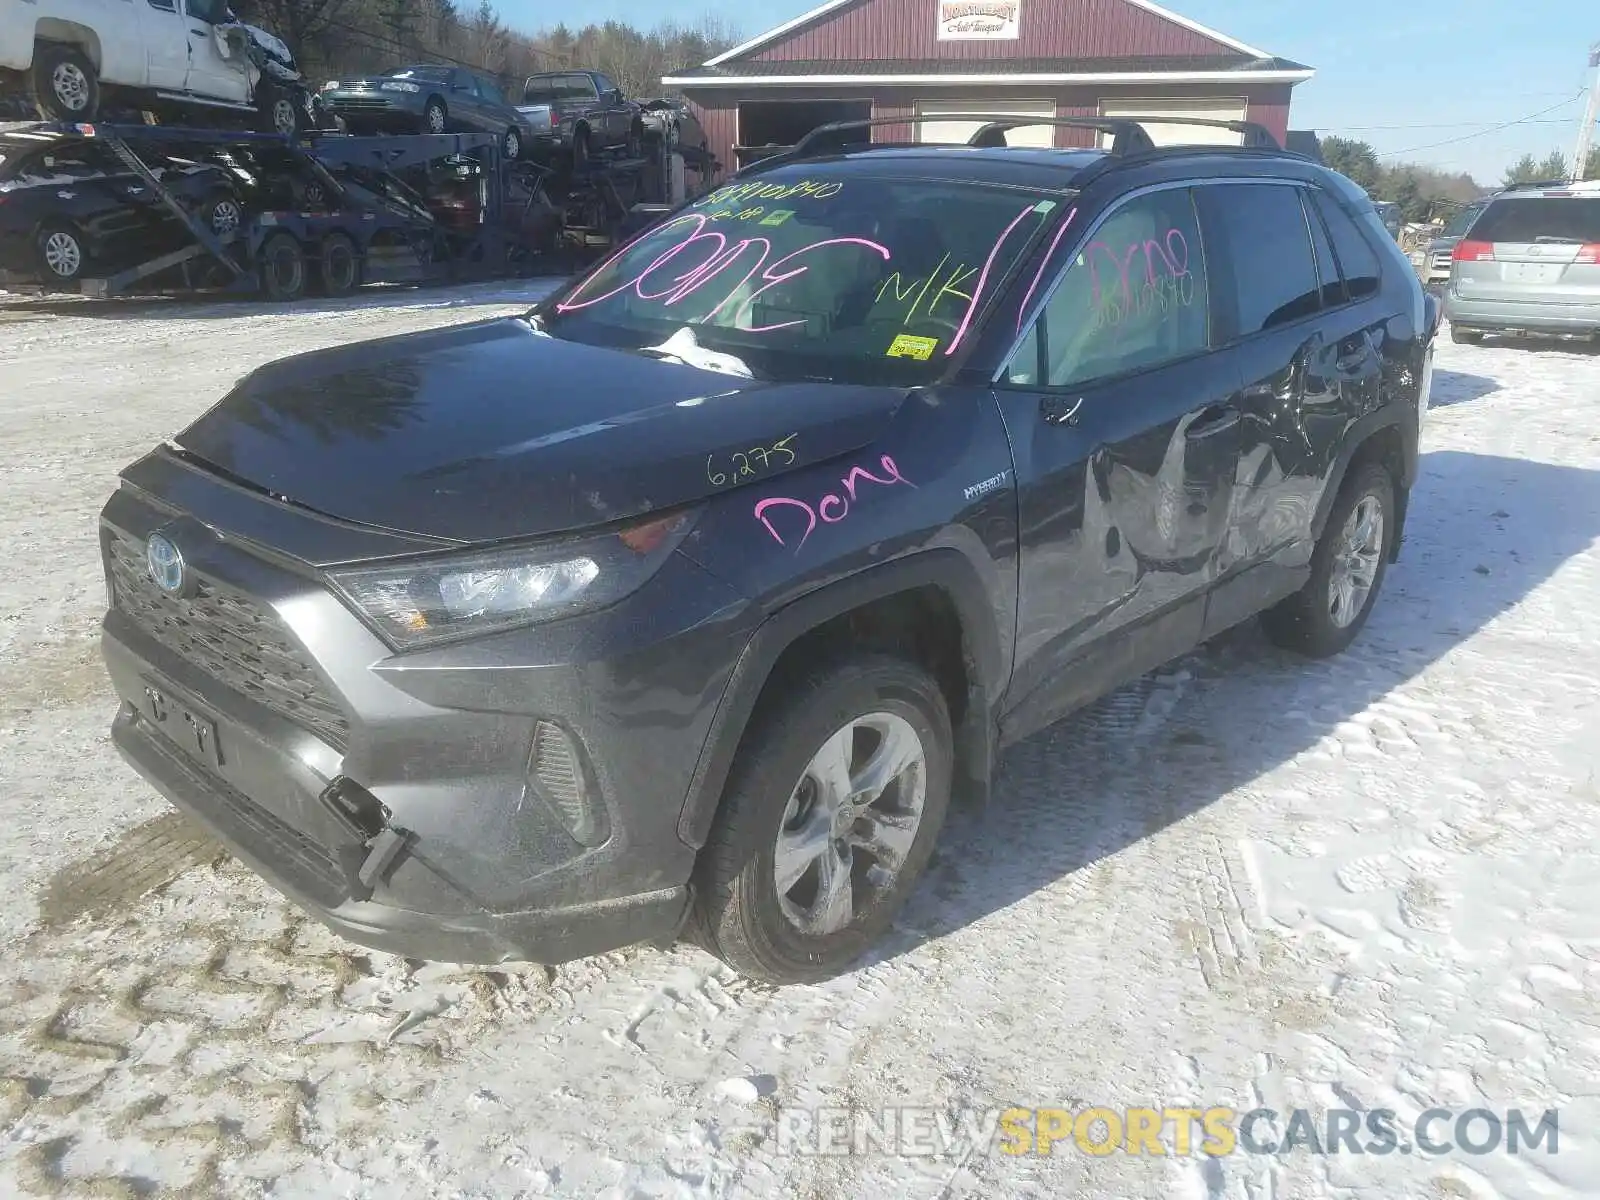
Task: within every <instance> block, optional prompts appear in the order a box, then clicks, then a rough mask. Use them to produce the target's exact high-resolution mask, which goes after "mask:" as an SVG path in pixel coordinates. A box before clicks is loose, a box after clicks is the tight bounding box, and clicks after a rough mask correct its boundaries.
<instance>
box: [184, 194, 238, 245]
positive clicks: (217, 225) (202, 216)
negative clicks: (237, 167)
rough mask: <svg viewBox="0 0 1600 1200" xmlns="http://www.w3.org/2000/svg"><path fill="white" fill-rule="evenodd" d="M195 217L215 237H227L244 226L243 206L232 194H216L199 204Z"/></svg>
mask: <svg viewBox="0 0 1600 1200" xmlns="http://www.w3.org/2000/svg"><path fill="white" fill-rule="evenodd" d="M195 216H196V217H198V218H199V220H200V223H201V224H202V225H204V226H205V227H206V228H207V229H209V230H210V231H211V232H212V233H213V234H215V235H216V236H217V237H219V238H220V237H228V236H230V235H232V234H236V233H238V232H239V229H240V228H241V227H242V226H243V225H244V206H243V205H242V204H240V203H239V199H238V197H237V196H235V195H233V193H232V192H218V193H216V194H215V195H212V196H207V197H206V199H205V200H204V201H202V202H201V205H200V207H199V208H198V209H197V210H196V211H195Z"/></svg>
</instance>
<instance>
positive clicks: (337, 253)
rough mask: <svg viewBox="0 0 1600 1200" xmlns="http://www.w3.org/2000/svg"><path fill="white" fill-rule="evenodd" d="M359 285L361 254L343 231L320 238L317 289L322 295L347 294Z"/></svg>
mask: <svg viewBox="0 0 1600 1200" xmlns="http://www.w3.org/2000/svg"><path fill="white" fill-rule="evenodd" d="M360 286H361V255H360V253H359V252H358V251H357V250H356V244H355V242H354V241H352V240H351V239H350V237H349V236H348V235H346V234H343V233H330V234H329V235H328V236H327V237H325V238H323V239H322V247H321V252H320V254H319V255H318V260H317V290H318V291H320V292H321V293H322V294H323V295H324V296H348V295H349V294H350V293H351V292H353V291H355V290H356V289H357V288H358V287H360Z"/></svg>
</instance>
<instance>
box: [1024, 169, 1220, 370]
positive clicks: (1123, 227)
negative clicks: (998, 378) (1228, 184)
mask: <svg viewBox="0 0 1600 1200" xmlns="http://www.w3.org/2000/svg"><path fill="white" fill-rule="evenodd" d="M1209 330H1210V323H1209V305H1208V302H1207V295H1206V267H1205V256H1204V253H1203V247H1202V246H1201V241H1200V224H1199V220H1198V219H1197V217H1196V215H1195V209H1194V199H1193V195H1192V194H1191V192H1190V191H1189V190H1188V189H1187V188H1170V189H1167V190H1164V191H1159V192H1151V193H1148V194H1147V195H1143V196H1138V197H1135V198H1134V199H1132V200H1129V201H1127V202H1126V203H1124V204H1123V205H1121V206H1120V207H1119V208H1117V209H1115V210H1114V211H1113V212H1112V213H1111V215H1110V216H1109V217H1107V218H1106V220H1105V221H1103V222H1102V223H1101V224H1100V226H1099V228H1097V229H1096V230H1095V232H1094V234H1093V236H1092V237H1090V239H1089V240H1088V242H1086V243H1085V244H1084V245H1083V246H1082V247H1081V248H1080V249H1079V251H1078V254H1077V257H1076V258H1074V259H1073V260H1072V262H1071V263H1069V264H1068V266H1067V268H1066V270H1065V271H1064V272H1063V273H1062V275H1061V279H1060V283H1059V285H1058V286H1057V287H1056V289H1055V291H1054V293H1053V294H1052V295H1051V297H1050V300H1049V302H1048V303H1047V304H1046V305H1045V308H1044V311H1043V312H1041V313H1040V314H1039V318H1038V320H1037V321H1035V322H1034V324H1033V326H1032V328H1030V329H1029V331H1028V333H1027V335H1026V336H1025V337H1024V338H1023V341H1022V345H1021V346H1020V347H1019V348H1018V350H1017V353H1016V355H1015V356H1014V357H1013V359H1012V361H1011V363H1010V365H1009V366H1008V367H1007V372H1006V373H1007V378H1008V379H1009V380H1010V382H1012V383H1014V384H1017V385H1019V386H1028V387H1038V386H1043V387H1074V386H1077V385H1080V384H1084V383H1087V382H1089V381H1091V380H1095V379H1104V378H1108V377H1110V376H1114V375H1126V374H1129V373H1131V372H1135V371H1144V370H1148V369H1150V368H1152V367H1158V366H1161V365H1162V364H1164V363H1169V362H1174V361H1176V360H1178V359H1181V358H1187V357H1189V356H1190V355H1192V354H1196V353H1199V352H1200V351H1203V350H1205V349H1206V348H1207V346H1208V344H1209Z"/></svg>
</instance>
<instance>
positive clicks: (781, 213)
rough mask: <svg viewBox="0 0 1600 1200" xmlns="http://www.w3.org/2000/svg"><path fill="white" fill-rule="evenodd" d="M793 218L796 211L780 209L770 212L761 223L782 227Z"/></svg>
mask: <svg viewBox="0 0 1600 1200" xmlns="http://www.w3.org/2000/svg"><path fill="white" fill-rule="evenodd" d="M792 216H794V209H792V208H780V209H778V210H776V211H775V212H769V213H768V214H767V215H766V216H764V217H762V218H761V223H762V224H763V225H782V224H783V223H784V222H785V221H787V220H788V219H789V218H790V217H792Z"/></svg>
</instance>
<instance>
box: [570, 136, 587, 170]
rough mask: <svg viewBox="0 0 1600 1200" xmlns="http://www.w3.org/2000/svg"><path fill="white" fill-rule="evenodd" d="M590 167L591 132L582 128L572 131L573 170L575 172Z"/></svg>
mask: <svg viewBox="0 0 1600 1200" xmlns="http://www.w3.org/2000/svg"><path fill="white" fill-rule="evenodd" d="M588 166H589V131H588V129H586V128H584V127H582V126H580V127H579V128H577V129H574V130H573V131H572V169H573V171H574V172H577V171H582V170H585V169H587V167H588Z"/></svg>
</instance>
